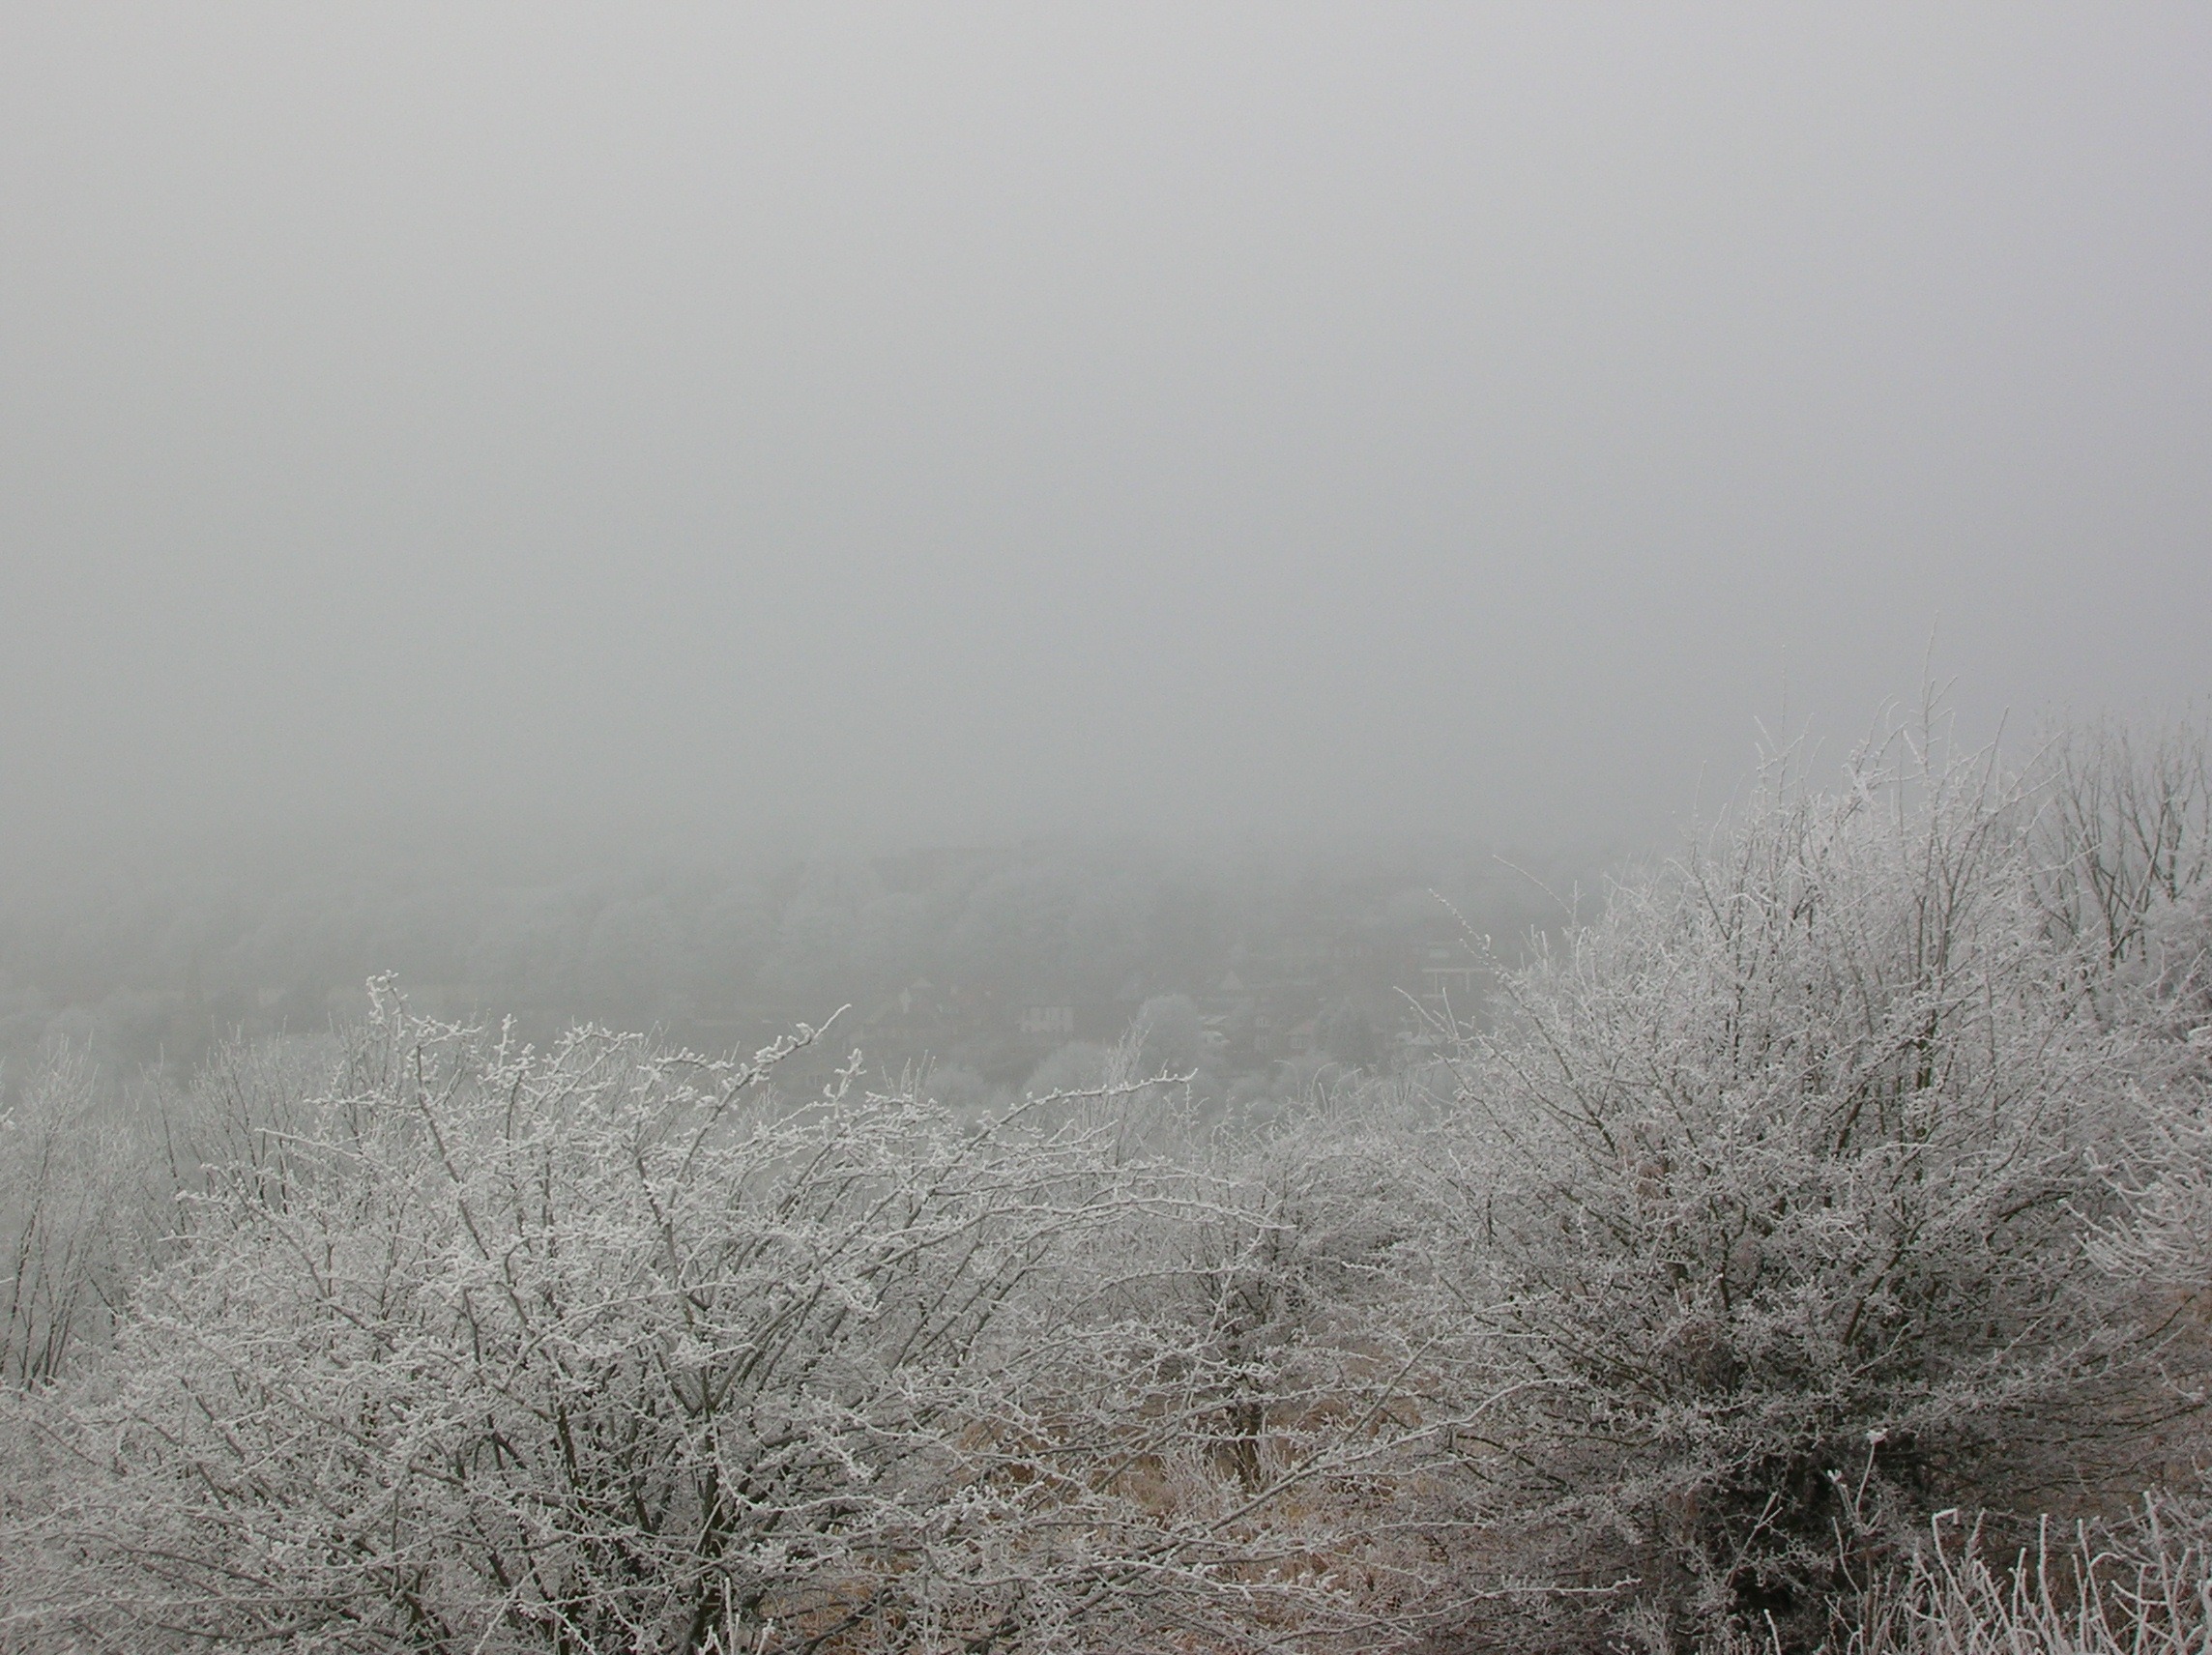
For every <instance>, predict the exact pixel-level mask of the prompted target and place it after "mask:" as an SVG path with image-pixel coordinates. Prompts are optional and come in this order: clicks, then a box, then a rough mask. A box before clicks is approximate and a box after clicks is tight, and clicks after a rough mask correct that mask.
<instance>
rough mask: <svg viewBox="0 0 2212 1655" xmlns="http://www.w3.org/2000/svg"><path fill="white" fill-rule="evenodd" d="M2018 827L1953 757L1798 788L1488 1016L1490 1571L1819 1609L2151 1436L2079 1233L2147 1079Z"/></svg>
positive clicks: (2118, 1329) (2015, 816)
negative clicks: (1898, 1562) (1858, 1564)
mask: <svg viewBox="0 0 2212 1655" xmlns="http://www.w3.org/2000/svg"><path fill="white" fill-rule="evenodd" d="M2027 821H2028V815H2027V809H2026V806H2025V804H2024V803H2023V798H2022V796H2021V795H2019V794H2018V793H2016V792H2015V791H2013V790H2011V789H2009V788H2007V787H2006V786H2004V785H2003V784H2001V783H2000V782H1999V781H1998V780H1996V779H1995V778H1994V776H1993V773H1992V771H1991V769H1989V768H1987V767H1983V766H1976V765H1971V764H1964V763H1962V764H1956V765H1927V766H1916V767H1914V768H1912V769H1908V770H1901V769H1896V768H1892V767H1889V766H1887V765H1885V764H1882V763H1878V762H1875V761H1873V760H1869V761H1867V762H1864V763H1862V764H1860V765H1859V766H1858V767H1857V768H1856V769H1855V770H1854V773H1853V775H1852V778H1851V785H1850V786H1849V787H1848V788H1847V789H1846V790H1845V791H1843V792H1842V793H1840V794H1838V795H1835V796H1821V795H1818V794H1811V793H1807V792H1804V791H1802V790H1780V791H1776V792H1772V793H1769V794H1767V795H1765V796H1762V797H1761V798H1757V799H1755V800H1754V801H1753V802H1752V804H1751V805H1750V806H1749V808H1747V809H1746V810H1745V811H1743V812H1742V813H1741V815H1740V816H1739V817H1738V818H1737V820H1735V821H1734V822H1733V823H1732V824H1731V825H1729V826H1727V827H1724V828H1723V829H1721V830H1720V831H1718V832H1716V833H1715V834H1714V835H1713V836H1712V837H1711V838H1710V840H1709V841H1708V842H1707V843H1706V844H1704V845H1703V848H1701V849H1700V850H1699V851H1697V852H1696V853H1695V854H1693V855H1691V856H1688V857H1685V858H1684V859H1683V860H1682V861H1680V862H1679V863H1677V864H1675V865H1672V866H1669V867H1666V868H1663V869H1660V870H1656V871H1654V872H1652V873H1650V874H1648V875H1647V876H1644V877H1640V878H1636V879H1633V880H1630V881H1628V882H1626V883H1624V884H1622V885H1620V886H1617V887H1616V888H1615V890H1614V891H1613V892H1612V894H1611V897H1610V900H1609V901H1608V903H1607V906H1606V910H1605V913H1604V915H1603V916H1602V917H1601V918H1599V919H1598V920H1597V921H1596V922H1595V923H1593V924H1591V925H1589V926H1587V927H1586V928H1583V929H1581V930H1578V931H1576V932H1574V933H1573V934H1572V935H1571V936H1570V937H1569V938H1568V939H1567V940H1566V941H1565V942H1564V943H1563V944H1560V945H1559V946H1558V947H1557V948H1556V949H1554V950H1552V951H1550V952H1549V953H1547V954H1546V955H1544V956H1543V957H1542V958H1540V959H1539V960H1538V961H1537V963H1535V964H1534V965H1533V966H1531V967H1530V968H1528V970H1526V971H1523V972H1521V973H1518V974H1516V975H1513V976H1511V977H1510V978H1509V979H1508V980H1507V984H1506V989H1505V995H1504V1002H1505V1003H1504V1005H1503V1007H1502V1015H1501V1017H1500V1020H1499V1025H1498V1027H1497V1029H1496V1030H1495V1031H1493V1032H1492V1033H1490V1034H1487V1035H1482V1036H1479V1037H1477V1036H1471V1035H1470V1036H1469V1037H1468V1038H1467V1039H1466V1040H1465V1041H1464V1042H1463V1047H1462V1051H1461V1054H1460V1058H1461V1061H1460V1065H1459V1070H1460V1094H1461V1105H1462V1109H1463V1112H1464V1115H1465V1118H1466V1121H1467V1129H1466V1136H1465V1139H1464V1142H1463V1149H1462V1155H1463V1164H1462V1166H1461V1168H1460V1169H1459V1171H1458V1173H1457V1175H1456V1179H1455V1181H1456V1185H1457V1188H1458V1192H1459V1196H1460V1202H1461V1206H1460V1211H1461V1215H1462V1217H1461V1222H1462V1228H1463V1231H1464V1232H1465V1234H1466V1235H1467V1236H1468V1239H1469V1250H1470V1261H1471V1263H1470V1281H1471V1285H1470V1297H1471V1298H1472V1299H1473V1301H1474V1308H1473V1311H1472V1313H1471V1314H1472V1315H1473V1317H1474V1320H1475V1321H1477V1322H1478V1324H1479V1325H1480V1326H1481V1327H1482V1328H1483V1329H1484V1330H1485V1331H1486V1333H1487V1335H1488V1337H1489V1340H1490V1347H1489V1348H1490V1350H1492V1351H1493V1352H1494V1354H1495V1356H1496V1358H1497V1359H1498V1360H1499V1361H1500V1362H1502V1363H1504V1364H1506V1365H1508V1366H1509V1367H1510V1368H1511V1369H1512V1370H1513V1371H1514V1372H1516V1373H1517V1374H1518V1375H1519V1377H1520V1379H1521V1380H1522V1382H1523V1384H1524V1386H1525V1388H1524V1389H1522V1390H1521V1391H1519V1392H1518V1393H1517V1402H1518V1406H1517V1407H1515V1408H1512V1409H1511V1410H1510V1411H1509V1412H1503V1413H1500V1414H1499V1416H1498V1418H1497V1419H1496V1422H1495V1427H1494V1429H1493V1430H1491V1431H1489V1432H1487V1433H1485V1434H1483V1436H1482V1437H1481V1439H1479V1440H1477V1441H1474V1442H1470V1444H1469V1446H1468V1451H1467V1465H1468V1468H1469V1472H1470V1478H1471V1479H1472V1481H1473V1484H1474V1486H1475V1487H1477V1488H1478V1489H1479V1490H1480V1491H1481V1493H1482V1498H1483V1502H1484V1503H1483V1508H1482V1509H1483V1510H1484V1511H1485V1512H1486V1514H1487V1515H1488V1516H1489V1517H1490V1519H1491V1520H1492V1521H1494V1522H1498V1521H1499V1520H1503V1522H1502V1523H1501V1524H1500V1526H1499V1528H1498V1529H1497V1530H1496V1531H1495V1532H1496V1533H1497V1534H1499V1536H1500V1537H1502V1538H1501V1539H1500V1540H1499V1542H1498V1543H1497V1546H1496V1549H1497V1550H1499V1551H1500V1552H1501V1556H1499V1557H1497V1558H1494V1559H1493V1566H1499V1564H1502V1565H1504V1566H1509V1567H1513V1568H1519V1569H1523V1570H1527V1571H1530V1572H1532V1573H1534V1574H1536V1575H1538V1576H1539V1577H1540V1578H1543V1579H1546V1580H1549V1581H1553V1582H1558V1583H1581V1584H1584V1585H1586V1586H1589V1587H1591V1588H1593V1589H1601V1588H1602V1589H1601V1590H1600V1592H1599V1595H1600V1597H1601V1598H1602V1600H1603V1602H1604V1604H1605V1607H1606V1613H1607V1615H1608V1616H1609V1617H1611V1622H1610V1623H1611V1624H1612V1625H1613V1626H1614V1628H1615V1634H1619V1633H1621V1632H1623V1631H1624V1630H1625V1629H1628V1628H1631V1627H1642V1628H1643V1629H1644V1632H1645V1633H1647V1634H1649V1635H1651V1636H1661V1637H1666V1638H1672V1637H1674V1636H1676V1635H1677V1634H1678V1633H1679V1632H1682V1631H1685V1630H1688V1631H1694V1630H1697V1629H1701V1628H1702V1629H1703V1631H1704V1632H1706V1633H1716V1632H1717V1631H1718V1629H1720V1628H1723V1627H1726V1626H1728V1625H1730V1624H1735V1625H1737V1626H1739V1627H1740V1626H1744V1625H1749V1626H1754V1627H1758V1626H1762V1625H1763V1624H1764V1621H1765V1617H1766V1616H1768V1615H1769V1614H1771V1615H1773V1616H1774V1617H1775V1618H1776V1621H1777V1623H1778V1624H1782V1625H1785V1626H1787V1625H1790V1624H1791V1623H1792V1620H1793V1617H1794V1621H1795V1623H1796V1624H1798V1625H1799V1626H1800V1628H1801V1629H1802V1628H1804V1627H1807V1626H1812V1625H1816V1624H1818V1623H1819V1621H1820V1620H1822V1619H1823V1618H1824V1615H1825V1612H1826V1605H1827V1600H1828V1595H1829V1594H1830V1593H1832V1592H1833V1591H1834V1590H1837V1589H1840V1581H1841V1579H1842V1576H1843V1574H1848V1569H1849V1567H1850V1566H1851V1565H1852V1560H1853V1558H1854V1556H1857V1557H1860V1558H1862V1560H1863V1556H1864V1554H1866V1553H1869V1552H1870V1551H1878V1550H1879V1549H1880V1547H1881V1546H1882V1545H1883V1543H1884V1536H1885V1534H1894V1533H1895V1532H1897V1525H1898V1524H1905V1523H1908V1522H1909V1521H1911V1520H1912V1518H1913V1516H1914V1514H1917V1513H1922V1512H1926V1511H1928V1510H1932V1509H1934V1508H1936V1507H1937V1506H1949V1505H1958V1504H1967V1505H1972V1504H1978V1503H1985V1502H1986V1503H1990V1504H1995V1505H2002V1506H2005V1507H2010V1508H2012V1509H2023V1508H2028V1509H2032V1508H2033V1507H2034V1506H2035V1505H2037V1504H2057V1505H2059V1506H2067V1505H2071V1504H2073V1503H2075V1502H2077V1501H2079V1500H2081V1498H2083V1497H2085V1496H2088V1495H2093V1494H2096V1493H2101V1492H2104V1491H2105V1490H2106V1489H2107V1488H2108V1487H2109V1486H2111V1479H2113V1478H2115V1477H2119V1470H2120V1468H2121V1467H2122V1466H2125V1465H2126V1463H2127V1461H2128V1459H2129V1457H2130V1456H2131V1455H2133V1454H2135V1453H2138V1452H2139V1451H2141V1448H2142V1445H2143V1437H2142V1429H2143V1428H2144V1427H2145V1426H2146V1424H2147V1422H2148V1421H2147V1416H2148V1415H2149V1414H2153V1413H2156V1412H2157V1411H2158V1410H2159V1409H2160V1408H2162V1407H2163V1406H2164V1403H2163V1402H2162V1400H2161V1399H2160V1397H2159V1396H2158V1395H2157V1386H2156V1384H2155V1383H2154V1382H2153V1379H2152V1378H2151V1377H2150V1374H2149V1359H2150V1357H2151V1355H2152V1354H2153V1351H2154V1347H2155V1344H2156V1339H2155V1336H2154V1335H2153V1334H2152V1333H2150V1332H2148V1331H2146V1330H2143V1329H2140V1328H2139V1327H2137V1326H2135V1325H2132V1324H2130V1323H2129V1321H2127V1319H2126V1318H2125V1317H2124V1316H2122V1315H2118V1314H2116V1313H2115V1310H2114V1305H2115V1295H2114V1294H2113V1293H2112V1292H2111V1291H2110V1283H2109V1281H2108V1278H2107V1277H2106V1276H2105V1275H2104V1274H2103V1273H2102V1272H2101V1271H2100V1269H2099V1268H2098V1266H2097V1264H2096V1263H2095V1262H2094V1261H2093V1260H2092V1259H2091V1257H2090V1254H2089V1250H2088V1248H2087V1247H2086V1246H2085V1244H2084V1243H2085V1239H2086V1236H2087V1234H2088V1232H2089V1230H2090V1228H2091V1227H2092V1226H2093V1225H2095V1224H2096V1223H2097V1222H2098V1221H2099V1219H2100V1218H2101V1217H2107V1216H2110V1213H2111V1212H2112V1210H2113V1205H2112V1203H2113V1196H2112V1191H2111V1187H2110V1180H2109V1177H2108V1175H2107V1168H2109V1167H2110V1165H2111V1164H2112V1162H2113V1160H2114V1159H2115V1158H2116V1157H2122V1156H2124V1154H2125V1153H2126V1150H2127V1147H2128V1146H2129V1145H2130V1144H2131V1143H2133V1142H2135V1141H2136V1140H2137V1138H2138V1136H2139V1129H2140V1107H2139V1106H2140V1098H2139V1092H2138V1090H2137V1089H2135V1088H2134V1087H2133V1086H2132V1085H2131V1082H2130V1079H2129V1072H2128V1066H2127V1056H2128V1049H2127V1044H2126V1038H2125V1036H2124V1035H2123V1034H2115V1033H2114V1032H2112V1031H2110V1029H2109V1028H2108V1027H2107V1025H2106V1024H2105V1023H2104V1022H2103V1021H2102V1020H2101V1019H2100V1018H2099V1017H2097V1016H2096V1015H2095V1014H2094V1013H2093V1010H2092V1008H2091V1005H2090V1002H2089V1000H2088V998H2087V997H2084V996H2082V995H2081V993H2080V992H2079V990H2078V982H2079V978H2078V974H2077V973H2076V971H2075V968H2074V962H2073V961H2072V959H2071V957H2070V956H2069V954H2068V952H2067V950H2068V947H2069V946H2070V944H2069V943H2068V941H2067V940H2065V939H2057V940H2054V939H2053V937H2052V934H2051V929H2050V927H2049V926H2048V925H2047V923H2046V922H2045V913H2044V911H2043V910H2042V908H2041V907H2039V905H2038V903H2037V901H2036V891H2035V885H2034V881H2033V879H2032V877H2031V876H2032V874H2033V872H2034V868H2033V866H2032V864H2031V862H2030V860H2029V847H2030V840H2029V836H2028V834H2027V832H2026V830H2025V829H2026V824H2027ZM2116 1486H2119V1487H2122V1488H2125V1487H2126V1486H2127V1484H2126V1481H2125V1478H2124V1477H2119V1481H2118V1483H2117V1485H2116ZM1847 1495H1848V1496H1849V1497H1847ZM1507 1541H1509V1542H1510V1543H1509V1544H1508V1543H1507ZM1840 1572H1841V1573H1840ZM1654 1629H1656V1630H1654Z"/></svg>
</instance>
